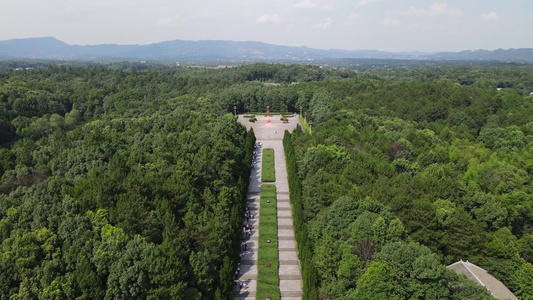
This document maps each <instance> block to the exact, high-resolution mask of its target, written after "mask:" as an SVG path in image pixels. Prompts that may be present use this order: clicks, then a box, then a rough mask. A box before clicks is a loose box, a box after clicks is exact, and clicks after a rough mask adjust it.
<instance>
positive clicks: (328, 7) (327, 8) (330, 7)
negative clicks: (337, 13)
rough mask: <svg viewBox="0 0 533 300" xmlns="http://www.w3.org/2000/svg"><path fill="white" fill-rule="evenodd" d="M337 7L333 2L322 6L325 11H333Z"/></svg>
mask: <svg viewBox="0 0 533 300" xmlns="http://www.w3.org/2000/svg"><path fill="white" fill-rule="evenodd" d="M334 8H335V7H334V6H333V4H331V3H328V4H326V5H324V7H322V10H323V11H332V10H333V9H334Z"/></svg>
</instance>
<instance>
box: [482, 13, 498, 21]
mask: <svg viewBox="0 0 533 300" xmlns="http://www.w3.org/2000/svg"><path fill="white" fill-rule="evenodd" d="M481 18H482V19H483V20H487V21H492V20H498V19H499V18H500V16H499V15H498V13H497V12H495V11H491V12H490V13H488V14H484V15H481Z"/></svg>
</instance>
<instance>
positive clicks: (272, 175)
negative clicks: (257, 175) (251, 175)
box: [261, 148, 276, 182]
mask: <svg viewBox="0 0 533 300" xmlns="http://www.w3.org/2000/svg"><path fill="white" fill-rule="evenodd" d="M261 181H262V182H274V181H276V171H275V169H274V149H272V148H265V149H263V158H262V163H261Z"/></svg>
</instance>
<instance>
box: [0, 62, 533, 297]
mask: <svg viewBox="0 0 533 300" xmlns="http://www.w3.org/2000/svg"><path fill="white" fill-rule="evenodd" d="M262 82H275V83H280V84H281V85H280V86H274V85H270V86H265V85H263V84H262ZM292 83H297V84H292ZM497 88H502V89H501V90H499V91H498V90H497ZM530 92H533V67H531V66H508V65H503V66H501V65H499V66H490V65H488V66H475V65H460V66H450V65H446V66H423V67H412V68H380V69H369V70H366V71H364V72H356V71H351V70H347V69H343V70H333V69H326V68H320V67H316V66H303V65H278V64H254V65H247V66H241V67H238V68H233V69H222V70H210V69H200V68H188V67H169V66H163V65H157V66H146V67H144V68H137V66H135V65H131V64H129V63H123V64H113V65H110V66H105V67H102V66H98V65H91V66H64V65H61V66H44V65H43V66H41V65H36V67H35V69H33V70H11V69H6V70H4V71H2V72H0V144H1V145H2V146H1V148H0V178H1V179H0V241H1V242H2V245H1V248H0V299H10V298H13V299H19V298H28V299H62V298H65V299H73V298H79V299H102V298H107V299H116V298H119V299H133V298H151V299H180V298H182V299H230V298H231V297H232V293H231V289H232V286H233V281H232V279H233V278H232V271H233V268H234V265H235V261H236V256H237V251H238V239H239V229H240V216H242V213H243V210H244V203H245V191H246V187H247V181H248V176H249V172H250V170H249V166H250V161H251V148H252V147H253V144H254V142H255V140H254V139H255V138H254V136H253V134H247V132H246V131H245V128H244V127H243V126H241V125H239V124H238V123H237V122H236V118H235V117H234V116H233V115H232V114H230V112H233V107H234V106H236V107H237V111H238V112H250V111H264V110H265V109H266V106H267V105H269V106H270V107H271V110H272V111H293V112H299V110H300V107H302V109H303V111H304V114H305V116H306V117H307V119H308V120H310V121H312V124H313V131H312V134H311V133H310V132H308V131H307V132H301V131H298V130H297V131H295V133H293V134H292V135H289V136H286V141H287V143H290V145H291V146H290V148H291V150H292V152H293V161H294V164H293V167H292V171H291V170H289V171H290V175H291V174H292V179H291V180H293V181H294V182H298V184H299V188H296V189H295V190H291V200H294V199H293V198H298V199H297V200H298V201H299V202H298V203H297V205H296V206H299V207H296V208H295V213H297V214H298V215H299V217H295V222H297V224H295V227H296V228H297V231H298V232H297V239H299V240H298V243H299V245H304V246H305V249H304V248H301V249H300V259H301V260H302V267H305V268H307V269H306V270H304V280H306V282H305V283H304V285H305V284H307V285H308V286H307V289H306V297H307V298H309V299H316V298H320V299H361V298H375V299H378V298H391V299H404V298H418V299H425V298H437V297H449V298H455V299H462V298H471V299H485V298H489V297H490V294H488V293H487V292H486V291H485V290H484V289H482V288H480V287H477V286H476V285H474V284H473V283H472V282H468V281H465V280H464V279H461V278H460V277H458V276H457V275H455V273H452V272H451V271H448V270H447V269H445V267H444V266H445V265H447V264H450V263H452V262H455V261H457V260H459V259H463V260H469V261H471V262H473V263H475V264H477V265H479V266H481V267H483V268H485V269H486V270H488V271H489V272H490V273H491V274H493V275H494V276H495V277H497V278H498V279H500V280H501V281H503V282H504V283H505V284H506V285H507V286H508V287H509V288H510V289H511V290H512V291H513V292H514V293H515V294H516V295H517V296H518V297H519V298H521V299H528V298H531V297H533V289H532V287H531V284H530V283H531V282H533V267H532V265H531V263H532V262H533V197H532V196H531V193H532V192H533V182H532V181H531V176H533V159H532V155H533V120H532V119H531V115H533V96H530ZM288 164H289V168H291V167H290V161H289V160H288ZM291 189H293V186H291ZM293 193H295V194H294V195H293ZM293 196H294V197H293ZM293 205H295V204H294V203H293ZM296 210H298V211H297V212H296ZM310 282H314V283H316V284H313V285H312V286H309V284H308V283H310Z"/></svg>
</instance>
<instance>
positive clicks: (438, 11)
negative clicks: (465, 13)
mask: <svg viewBox="0 0 533 300" xmlns="http://www.w3.org/2000/svg"><path fill="white" fill-rule="evenodd" d="M400 14H401V15H404V16H416V17H436V16H442V15H447V16H452V17H458V16H461V15H462V12H461V10H460V9H458V8H449V7H448V4H446V3H440V2H434V3H433V4H432V5H431V7H430V8H414V7H411V8H410V9H409V10H407V11H404V12H402V13H400Z"/></svg>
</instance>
